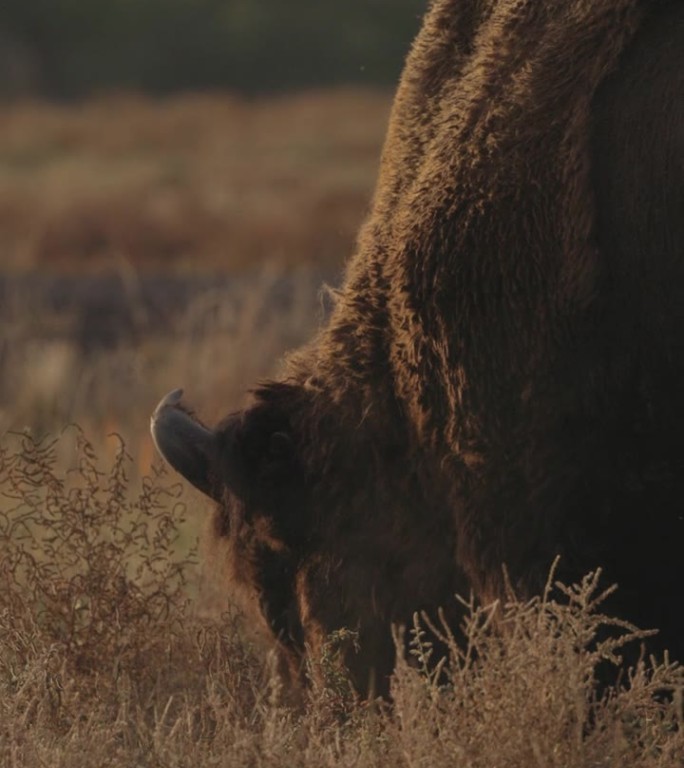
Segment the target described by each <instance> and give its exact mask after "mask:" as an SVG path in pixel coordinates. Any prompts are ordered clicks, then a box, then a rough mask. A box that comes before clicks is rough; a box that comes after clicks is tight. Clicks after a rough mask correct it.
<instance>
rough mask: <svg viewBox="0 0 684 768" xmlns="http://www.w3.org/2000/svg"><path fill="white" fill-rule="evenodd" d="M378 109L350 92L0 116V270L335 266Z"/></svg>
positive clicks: (366, 180)
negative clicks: (269, 263)
mask: <svg viewBox="0 0 684 768" xmlns="http://www.w3.org/2000/svg"><path fill="white" fill-rule="evenodd" d="M388 109H389V97H388V96H387V95H386V94H383V93H380V92H377V91H358V90H357V91H352V90H340V91H337V92H326V93H310V94H303V95H299V96H291V97H282V98H271V99H262V100H253V101H247V100H242V99H238V98H233V97H231V96H229V95H227V94H215V95H205V96H185V97H177V98H172V99H167V100H159V101H151V100H143V99H140V98H137V97H134V96H121V97H118V98H116V97H110V98H107V99H102V100H100V101H94V102H89V103H85V104H82V105H79V106H71V107H60V106H56V105H46V104H38V103H36V104H31V103H26V104H19V105H16V106H12V107H7V108H5V110H4V113H3V115H2V118H0V233H1V234H0V251H1V252H2V263H3V267H4V268H5V269H6V268H8V267H12V268H14V269H30V268H35V267H40V268H41V269H44V268H46V267H47V268H51V269H71V270H78V271H83V270H90V271H92V270H96V269H101V268H102V267H108V266H109V267H111V265H112V264H114V265H116V264H117V263H121V262H123V263H127V264H130V265H133V266H134V267H135V268H136V269H151V268H157V269H159V268H161V269H164V270H169V269H181V270H185V271H187V270H196V269H198V268H212V269H221V270H228V269H233V268H235V267H236V266H239V267H250V266H251V267H254V266H255V265H256V264H260V263H262V262H263V261H264V260H270V261H275V262H278V263H280V264H286V265H293V264H313V265H322V264H323V265H330V264H334V265H338V264H339V263H340V262H341V260H342V259H343V258H344V256H346V255H347V253H348V252H349V250H350V248H351V244H352V243H353V240H354V237H355V234H356V230H357V229H358V225H359V221H360V219H361V218H362V215H363V213H364V211H365V209H366V207H367V205H368V201H369V197H370V191H371V188H372V184H373V180H374V177H375V172H376V168H377V161H378V153H379V147H380V144H381V141H382V135H383V133H384V129H385V124H386V120H387V112H388Z"/></svg>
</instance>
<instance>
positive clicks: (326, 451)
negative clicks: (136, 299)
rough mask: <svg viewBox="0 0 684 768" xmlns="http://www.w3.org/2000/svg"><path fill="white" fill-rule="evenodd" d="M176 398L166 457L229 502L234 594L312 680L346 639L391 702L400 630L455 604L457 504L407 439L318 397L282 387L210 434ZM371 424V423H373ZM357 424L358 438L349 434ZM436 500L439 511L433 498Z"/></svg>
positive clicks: (224, 553)
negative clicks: (395, 631) (446, 497)
mask: <svg viewBox="0 0 684 768" xmlns="http://www.w3.org/2000/svg"><path fill="white" fill-rule="evenodd" d="M181 395H182V392H181V391H180V390H176V391H175V392H172V393H170V394H169V395H168V396H167V397H165V398H164V399H163V400H162V401H161V403H160V404H159V406H158V407H157V409H156V411H155V412H154V415H153V416H152V434H153V437H154V440H155V443H156V445H157V448H158V449H159V451H160V453H161V454H162V456H164V458H165V459H166V460H167V461H168V463H169V464H170V465H171V466H172V467H173V468H174V469H175V470H177V471H178V472H179V473H180V474H181V475H183V476H184V477H185V478H186V479H187V480H188V481H189V482H190V483H192V484H193V485H194V486H195V487H196V488H198V489H199V490H200V491H202V492H203V493H204V494H206V495H207V496H209V497H211V498H212V499H213V500H214V501H215V502H216V511H215V518H214V534H215V543H216V545H217V548H218V551H219V553H220V556H221V558H222V559H223V560H224V562H225V565H226V566H227V570H228V578H229V580H230V582H231V584H232V585H234V586H237V587H241V590H240V591H241V592H242V594H243V596H246V597H247V603H248V604H249V605H250V606H251V607H252V608H253V609H254V611H253V612H254V613H255V614H256V615H257V616H259V620H260V621H261V623H262V624H263V623H265V624H266V626H267V628H268V630H269V631H270V632H271V633H272V635H273V637H274V638H275V640H276V642H277V647H278V648H279V649H280V651H281V652H282V654H283V656H284V659H285V661H286V664H287V666H288V667H289V670H290V672H291V673H293V674H294V675H295V676H299V675H300V674H301V668H302V660H303V657H304V653H305V650H310V651H313V652H314V653H319V652H320V650H321V648H322V645H323V643H324V642H325V641H326V638H327V637H328V636H329V634H330V633H332V632H334V631H335V630H338V629H342V628H346V629H349V630H351V631H352V632H356V633H358V641H359V642H358V644H355V645H354V647H352V646H351V644H350V647H349V649H348V650H347V652H346V655H345V657H344V663H345V664H346V666H347V669H348V671H349V673H350V676H351V680H352V681H353V683H354V685H355V687H356V688H357V690H359V691H360V692H362V693H367V692H369V691H376V692H378V693H384V692H386V690H387V686H388V680H389V675H390V673H391V671H392V667H393V663H394V644H393V641H392V633H391V626H392V624H406V623H409V622H410V621H411V619H412V615H413V612H414V611H415V610H419V609H428V610H430V609H434V608H436V607H437V606H438V605H444V604H447V603H451V604H454V605H455V601H454V600H453V594H454V592H455V591H457V590H458V589H459V588H461V587H462V584H461V583H460V581H459V579H458V578H456V576H455V573H454V566H453V549H454V545H453V540H452V537H451V527H450V525H449V522H448V519H447V515H446V505H444V506H443V507H440V508H435V504H434V500H435V498H438V497H439V494H438V493H436V489H435V487H434V484H433V485H432V487H431V492H430V494H429V495H428V494H424V493H423V490H422V489H423V488H424V487H425V478H424V477H423V476H422V473H421V468H420V466H418V463H417V462H416V461H415V457H411V455H410V450H409V449H408V447H407V445H406V441H405V440H404V439H403V438H400V437H399V436H398V434H397V433H396V431H395V430H394V429H393V428H392V429H385V430H384V431H381V430H378V429H376V428H374V429H372V430H371V432H369V430H368V429H367V428H366V426H367V425H365V424H361V423H358V422H356V423H353V422H351V423H350V421H349V418H348V417H349V414H348V413H347V414H346V418H345V417H343V416H342V413H343V411H344V408H343V406H341V405H334V404H332V403H330V402H327V401H326V400H325V397H324V396H323V395H322V394H321V393H320V392H315V391H311V390H309V389H308V388H307V387H305V386H298V385H289V384H283V383H280V384H276V383H274V384H270V385H267V386H265V387H263V388H262V389H260V390H258V391H257V392H256V393H255V399H254V402H253V404H252V405H251V406H250V407H249V408H247V409H246V410H244V411H241V412H239V413H235V414H232V415H230V416H228V417H227V418H225V419H224V420H223V421H222V422H221V423H220V424H219V425H218V426H217V427H216V428H215V429H209V428H207V427H206V426H204V425H203V424H202V423H201V422H200V421H199V420H198V419H197V418H196V417H195V416H194V415H193V413H192V411H190V410H189V409H188V408H187V407H186V406H184V405H183V403H182V402H181ZM370 420H371V419H370V417H369V421H370ZM345 424H346V426H345ZM428 496H429V498H430V499H431V502H430V508H428V506H427V502H426V498H428Z"/></svg>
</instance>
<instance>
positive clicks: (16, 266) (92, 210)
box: [0, 92, 684, 768]
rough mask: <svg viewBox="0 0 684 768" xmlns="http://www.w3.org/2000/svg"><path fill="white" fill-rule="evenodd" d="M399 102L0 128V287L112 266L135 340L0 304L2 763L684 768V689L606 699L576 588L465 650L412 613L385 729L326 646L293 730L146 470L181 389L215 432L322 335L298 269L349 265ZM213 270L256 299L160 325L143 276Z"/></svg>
mask: <svg viewBox="0 0 684 768" xmlns="http://www.w3.org/2000/svg"><path fill="white" fill-rule="evenodd" d="M388 104H389V102H388V100H387V99H386V98H385V97H384V96H378V95H376V94H371V93H351V92H341V93H337V94H335V95H324V94H317V95H309V96H302V97H297V98H294V99H286V100H282V101H270V102H265V101H263V102H262V101H260V102H254V103H244V102H235V101H231V100H229V99H226V98H225V97H194V98H189V97H188V98H185V99H178V100H170V101H166V102H159V103H155V104H153V103H151V102H142V101H138V100H136V99H131V98H122V99H119V100H118V101H116V100H115V101H112V100H109V101H103V102H99V103H94V104H88V105H83V106H81V107H76V108H71V109H66V108H57V107H54V106H41V105H24V106H23V107H17V108H14V109H12V110H11V111H8V112H6V113H5V114H4V115H3V117H2V119H1V120H0V233H2V234H1V238H2V240H1V241H0V249H1V251H2V259H3V261H2V263H3V266H4V268H5V269H6V270H14V271H20V272H25V273H26V272H28V273H30V271H31V270H32V269H35V270H36V273H37V274H43V273H45V272H46V271H53V272H59V271H67V272H72V273H74V274H75V275H76V276H78V274H79V273H80V272H93V271H97V270H99V269H101V268H105V267H106V268H112V265H114V267H115V269H116V270H118V273H119V274H120V276H121V279H122V280H123V281H124V282H126V285H127V287H128V288H130V290H129V291H128V292H127V293H126V296H127V299H126V302H127V304H126V306H125V307H119V309H123V310H125V312H124V314H126V313H128V315H130V317H132V321H131V322H132V325H131V329H130V330H131V332H130V333H129V334H127V335H126V334H123V335H122V336H121V338H120V339H119V340H118V343H117V344H116V345H114V346H111V347H109V348H107V349H105V348H101V347H98V346H97V345H94V346H93V345H91V346H90V347H88V348H87V349H86V348H84V347H83V344H82V340H83V339H82V338H81V337H82V335H83V331H84V329H85V331H86V332H87V331H89V330H91V328H90V325H91V323H93V322H94V321H95V319H97V313H96V314H95V315H92V314H91V315H89V314H87V313H86V314H83V313H81V314H79V312H78V311H77V310H73V309H72V310H69V311H62V312H60V311H57V310H55V309H54V308H53V309H51V310H50V311H48V309H47V307H46V306H44V305H43V304H41V303H40V302H39V301H36V298H35V296H33V295H32V294H31V292H30V286H31V283H30V281H29V284H28V285H29V288H28V289H27V293H26V294H21V295H19V294H16V293H15V294H14V295H13V297H12V302H11V306H8V305H7V304H6V305H5V306H2V307H0V309H2V311H3V316H2V323H0V435H2V438H1V441H0V580H2V585H1V586H0V765H3V766H4V765H7V766H10V767H11V768H18V767H19V766H22V768H23V767H24V766H43V765H49V766H54V767H55V768H60V767H62V766H63V767H64V768H66V767H67V766H68V767H69V768H71V767H72V766H73V767H74V768H85V767H87V766H93V767H95V766H97V767H98V768H100V766H112V768H119V767H121V768H124V767H125V768H131V766H145V767H147V766H149V767H150V768H152V767H154V768H157V767H162V766H164V767H165V766H179V767H180V766H273V767H274V768H275V767H277V766H283V767H284V766H288V768H289V767H290V766H302V768H305V767H309V766H311V767H312V768H313V767H314V766H315V767H316V768H319V767H321V768H325V767H326V766H331V767H332V766H335V768H344V766H360V768H366V767H370V766H377V767H378V768H380V767H384V766H393V767H394V766H400V767H402V768H403V767H405V768H418V767H419V766H426V767H427V766H430V768H442V766H444V768H446V766H458V767H459V768H479V767H480V766H482V768H485V767H486V768H496V767H497V766H501V768H518V767H520V768H534V767H536V766H538V767H540V768H541V767H543V768H548V767H550V766H558V768H599V767H600V768H617V767H618V766H620V768H622V766H625V765H628V766H630V767H633V768H675V767H676V766H680V765H684V727H683V726H684V723H683V713H682V706H683V705H682V687H683V685H684V680H683V679H682V672H681V670H677V669H675V668H673V667H670V666H668V665H661V666H657V665H655V666H653V665H651V664H642V665H641V666H640V667H639V668H638V669H637V670H635V671H634V672H633V673H632V680H631V685H630V686H629V687H627V688H623V689H621V690H619V691H608V692H607V693H606V695H605V696H604V697H602V698H597V694H596V689H595V687H594V685H593V675H594V670H595V669H596V666H597V665H598V664H599V663H602V658H603V656H604V655H610V654H611V653H615V652H619V648H615V647H614V646H613V644H612V643H613V641H609V642H608V641H606V642H604V643H600V642H599V644H598V646H597V643H596V636H597V633H599V630H600V628H601V626H603V625H604V624H605V623H606V622H608V623H610V620H609V619H607V618H606V617H601V616H600V614H599V613H598V610H597V609H598V605H597V603H596V598H597V596H596V595H595V594H594V590H595V582H594V581H592V579H591V578H588V579H587V580H586V582H585V583H584V584H582V585H579V586H577V587H576V588H574V589H572V590H568V591H567V598H568V599H567V604H566V605H563V606H561V605H558V604H556V603H553V602H552V601H550V600H549V599H548V597H543V596H542V597H540V598H539V599H537V600H535V601H532V602H531V603H527V604H525V603H520V602H518V601H516V600H515V599H513V598H511V600H510V601H509V603H508V605H507V606H505V607H504V608H502V609H501V613H500V615H502V616H503V627H504V629H503V632H501V633H498V634H494V633H492V632H490V631H488V628H487V624H488V620H489V619H488V617H489V613H488V612H487V611H485V610H482V609H476V608H473V610H472V618H471V621H470V624H469V628H468V633H467V634H468V636H469V638H470V645H469V647H468V648H465V649H463V648H457V647H456V645H455V644H454V643H453V642H452V641H450V638H449V632H448V628H445V627H442V626H440V625H439V621H438V617H427V618H426V617H423V618H422V619H420V621H418V622H417V624H416V626H415V627H413V628H410V630H409V631H412V632H413V634H412V644H411V646H410V648H411V651H412V652H411V653H410V654H409V657H408V659H404V660H402V661H401V663H400V664H399V665H398V669H397V672H396V676H395V680H394V684H393V705H392V706H391V707H388V706H386V705H385V704H382V703H378V702H374V703H370V704H364V703H362V702H359V701H358V700H357V699H356V697H355V696H354V693H353V691H352V690H351V689H350V686H349V684H348V682H347V680H346V679H345V677H344V675H342V674H341V673H340V670H339V666H338V665H337V664H336V661H335V659H336V648H337V647H338V645H339V644H340V643H341V642H349V632H348V630H345V628H340V632H339V633H337V634H336V635H334V636H332V637H331V638H330V643H329V645H328V648H327V649H326V650H325V652H324V653H323V655H322V657H321V658H319V659H312V660H310V664H311V665H312V669H313V670H314V671H315V674H312V675H311V677H312V681H313V682H312V690H311V692H310V694H309V695H308V697H306V699H305V700H304V701H303V702H302V701H300V703H299V706H297V707H293V706H290V705H288V702H289V701H290V700H291V699H292V698H293V697H292V695H291V692H290V691H288V690H286V689H285V688H284V685H283V683H282V682H281V681H280V680H279V679H278V676H277V674H276V672H275V668H276V666H277V665H276V664H275V661H274V660H273V659H272V658H271V657H270V656H269V655H268V653H267V652H266V650H265V646H264V642H263V639H260V638H259V637H257V636H252V634H251V632H250V631H249V628H248V627H246V626H245V624H244V620H242V619H241V618H240V617H239V616H238V615H237V614H236V612H235V610H234V609H232V608H231V607H230V600H229V595H227V594H225V591H224V588H223V585H220V584H214V583H213V582H212V581H211V578H210V575H208V576H205V575H203V574H202V571H201V568H200V567H198V563H197V560H198V556H197V554H196V545H195V542H196V537H197V532H198V529H199V528H200V527H201V522H202V521H201V517H202V510H203V507H204V504H205V503H204V502H202V501H200V500H199V497H198V496H197V495H195V494H194V492H192V491H186V490H184V489H183V488H182V487H181V486H179V485H178V484H177V482H176V478H175V477H167V476H166V475H164V474H160V472H159V470H158V469H156V468H155V465H154V464H153V454H152V449H151V445H150V442H149V438H148V434H147V433H148V428H147V425H148V419H149V414H150V412H151V411H152V409H153V407H154V405H155V403H156V401H157V400H158V399H159V398H160V397H161V396H162V395H163V394H165V392H167V391H168V390H169V389H172V388H175V387H176V386H185V387H186V388H187V391H188V396H189V400H190V401H191V402H194V403H196V404H197V405H198V406H200V408H201V413H202V415H203V416H204V417H205V418H206V419H207V421H209V422H213V421H214V420H215V419H216V418H218V417H219V416H222V415H223V414H224V413H225V412H226V411H227V410H229V409H230V408H234V407H238V406H239V405H240V403H241V401H242V398H243V393H244V391H245V389H246V388H248V387H249V386H252V385H253V384H254V382H255V381H256V380H258V379H259V378H260V377H263V376H266V375H269V374H271V373H273V371H274V370H275V369H276V368H277V366H278V358H279V357H280V356H281V355H282V354H283V352H284V351H285V350H286V349H288V348H291V347H293V346H297V345H298V344H300V343H302V342H303V341H305V340H306V339H307V338H308V337H309V336H310V335H311V333H312V329H313V327H314V326H315V325H316V324H317V323H318V322H320V319H321V306H320V302H319V300H318V299H317V281H318V278H317V277H316V276H315V269H314V266H316V267H317V266H319V265H320V264H321V263H322V262H326V261H327V260H329V263H333V262H334V263H335V264H337V263H339V260H341V258H342V257H343V256H344V255H346V254H347V253H348V251H349V249H350V248H351V242H352V240H353V236H354V232H355V230H356V228H357V226H358V224H359V221H360V218H361V216H362V212H363V209H364V208H365V206H366V203H367V199H368V195H369V194H370V188H371V186H372V181H373V175H374V169H375V166H376V163H377V151H378V148H379V144H380V140H381V135H382V131H383V124H384V122H385V117H386V112H387V108H388ZM266 256H268V257H269V260H271V262H273V261H275V262H276V263H277V262H280V265H281V266H280V268H276V269H275V271H269V269H264V268H263V267H262V263H263V261H264V257H266ZM293 264H297V265H299V266H301V267H302V269H301V271H300V272H298V273H297V275H296V276H293V274H292V273H291V272H283V271H282V270H283V268H284V267H283V265H293ZM218 267H220V268H221V269H223V270H231V269H235V268H243V267H248V269H247V270H246V271H247V272H249V273H251V277H250V279H249V280H248V281H246V282H244V283H239V284H238V283H236V284H232V285H228V286H226V287H224V288H216V289H214V290H209V291H203V292H201V293H197V294H196V295H195V296H194V297H191V300H190V301H189V303H188V305H187V306H186V307H184V308H183V309H182V310H181V309H178V308H173V307H172V309H173V310H174V311H171V312H170V313H169V316H168V318H167V319H166V320H165V321H164V323H163V324H162V325H161V326H160V324H159V323H157V324H156V325H155V323H154V322H152V319H151V318H150V316H149V307H148V306H147V305H145V304H144V302H141V301H140V300H139V291H137V287H136V286H137V283H136V281H137V280H138V278H139V276H140V275H142V274H144V273H147V272H149V271H154V270H155V269H161V270H163V272H164V273H167V272H168V271H169V270H177V271H178V272H181V273H182V272H184V271H185V272H202V271H206V270H214V269H216V268H218ZM284 285H285V287H286V290H285V293H286V297H285V298H286V300H285V301H282V300H279V302H275V301H274V298H273V297H274V292H277V289H278V287H280V288H283V286H284ZM281 293H282V291H281ZM115 325H116V318H115ZM79 329H80V330H79ZM79 339H80V340H79ZM69 422H77V423H79V424H81V425H82V427H83V431H82V430H81V429H80V428H77V427H73V426H72V427H69V428H67V429H66V430H64V425H65V424H67V423H69ZM24 429H26V430H27V431H26V433H25V434H16V432H17V431H19V432H21V431H22V430H24ZM113 432H115V433H118V434H119V435H123V437H124V438H125V445H126V450H124V443H122V441H121V439H120V438H118V437H110V438H107V435H108V434H109V433H113ZM44 434H52V435H59V437H41V435H44ZM86 435H87V436H88V439H86ZM89 440H90V441H92V444H91V442H89ZM98 456H99V458H98ZM185 493H188V495H187V496H185V495H184V494H185ZM186 512H187V515H186ZM433 622H437V626H433V627H431V625H432V623H433ZM435 634H438V635H442V641H443V642H442V643H441V644H440V646H439V647H444V646H445V645H446V646H447V647H449V648H450V651H449V654H448V658H447V659H446V660H440V659H438V658H436V654H437V651H436V650H435V649H433V648H432V646H431V645H430V642H431V638H433V637H434V636H435ZM629 634H630V631H629V630H628V629H627V630H626V635H624V637H625V640H626V639H627V638H628V636H629ZM606 643H607V644H606ZM436 647H437V646H435V648H436ZM321 680H323V681H324V684H321V683H320V681H321ZM663 691H672V692H673V693H672V695H671V696H670V697H669V698H667V697H663V696H662V692H663ZM656 692H657V693H658V695H657V696H655V695H654V694H655V693H656Z"/></svg>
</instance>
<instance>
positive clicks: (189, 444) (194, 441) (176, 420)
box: [150, 389, 219, 500]
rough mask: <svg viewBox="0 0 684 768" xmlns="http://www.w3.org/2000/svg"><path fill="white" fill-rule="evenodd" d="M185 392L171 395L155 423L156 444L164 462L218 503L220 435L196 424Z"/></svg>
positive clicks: (166, 399)
mask: <svg viewBox="0 0 684 768" xmlns="http://www.w3.org/2000/svg"><path fill="white" fill-rule="evenodd" d="M182 396H183V390H182V389H176V390H174V391H173V392H170V393H169V394H168V395H167V396H166V397H165V398H164V399H163V400H162V401H161V402H160V403H159V405H158V406H157V407H156V408H155V411H154V413H153V414H152V419H151V425H150V428H151V432H152V439H153V440H154V444H155V445H156V447H157V450H158V451H159V453H160V454H161V455H162V456H163V458H164V459H165V460H166V461H167V462H168V463H169V464H170V465H171V466H172V467H173V468H174V469H175V470H176V472H178V473H180V474H181V475H182V476H183V477H184V478H185V479H186V480H187V481H188V482H189V483H191V484H192V485H194V486H195V488H197V489H198V490H200V491H202V493H204V494H206V495H207V496H210V497H211V498H213V499H216V500H218V493H219V490H218V488H217V487H216V486H215V484H214V483H213V481H212V466H213V463H214V460H215V456H216V435H215V433H214V432H213V431H212V430H210V429H207V428H206V427H205V426H203V425H202V424H200V423H199V422H198V421H196V420H195V419H194V418H193V417H192V416H191V415H190V413H189V411H187V410H186V409H185V408H184V407H183V406H182V405H181V397H182Z"/></svg>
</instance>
